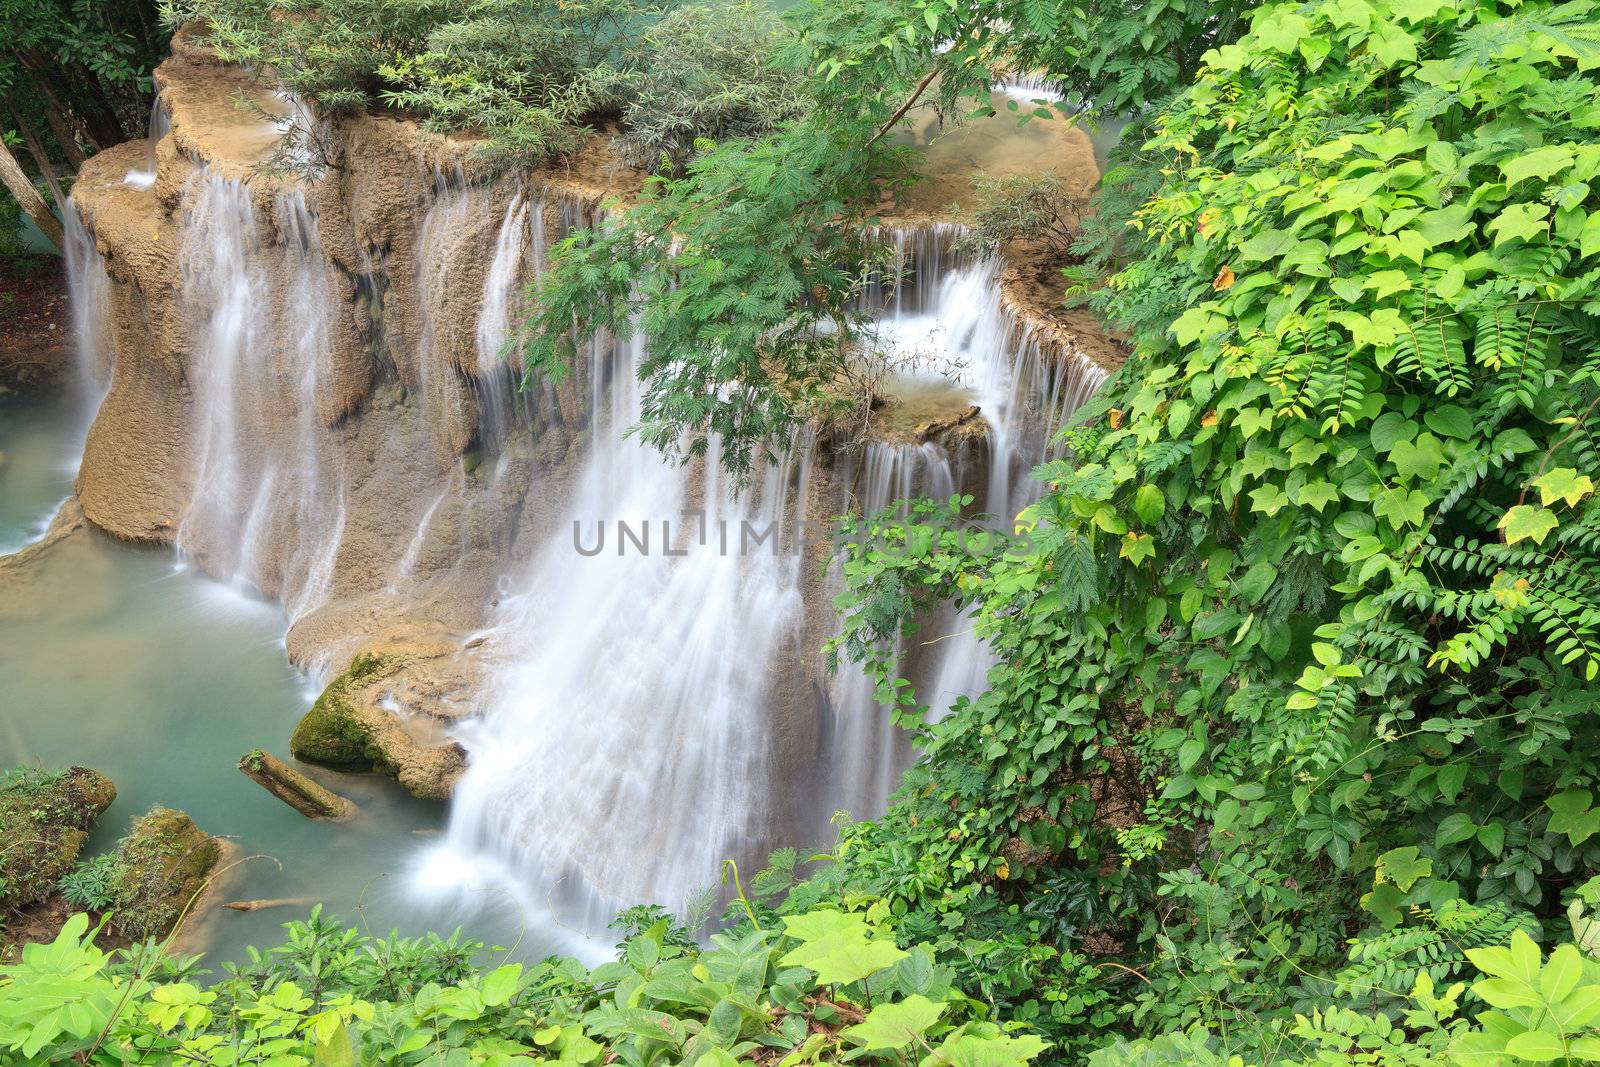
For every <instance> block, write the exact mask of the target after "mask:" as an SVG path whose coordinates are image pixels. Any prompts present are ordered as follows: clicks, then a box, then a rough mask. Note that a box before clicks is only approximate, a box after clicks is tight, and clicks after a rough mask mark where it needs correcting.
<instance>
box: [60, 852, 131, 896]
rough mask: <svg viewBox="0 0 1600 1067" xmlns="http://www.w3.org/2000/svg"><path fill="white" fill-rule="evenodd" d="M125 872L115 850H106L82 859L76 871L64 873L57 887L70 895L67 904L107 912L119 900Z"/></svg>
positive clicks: (76, 865)
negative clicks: (120, 884)
mask: <svg viewBox="0 0 1600 1067" xmlns="http://www.w3.org/2000/svg"><path fill="white" fill-rule="evenodd" d="M121 873H122V868H121V866H120V865H119V864H118V863H117V854H116V853H115V852H103V853H101V854H100V855H98V856H92V857H90V858H89V859H86V860H79V861H78V863H77V864H75V865H74V866H73V868H72V870H70V871H68V872H67V873H66V874H64V875H62V876H61V880H60V881H59V882H57V883H56V888H57V889H59V890H60V891H61V895H62V896H64V897H66V898H67V903H69V904H71V905H72V906H73V907H75V908H82V909H84V910H85V911H105V910H107V909H109V908H111V907H113V906H114V905H115V904H116V902H117V896H118V894H119V892H120V889H121V887H120V886H119V885H118V882H119V881H120V877H121Z"/></svg>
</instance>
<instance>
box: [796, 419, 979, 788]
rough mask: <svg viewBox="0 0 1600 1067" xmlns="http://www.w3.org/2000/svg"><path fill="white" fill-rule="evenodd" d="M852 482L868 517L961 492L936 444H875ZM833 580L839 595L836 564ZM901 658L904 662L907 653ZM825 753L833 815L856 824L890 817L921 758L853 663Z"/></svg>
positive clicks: (846, 666) (828, 725) (826, 732)
mask: <svg viewBox="0 0 1600 1067" xmlns="http://www.w3.org/2000/svg"><path fill="white" fill-rule="evenodd" d="M850 481H851V482H852V483H853V484H858V485H859V486H860V492H859V494H858V495H857V496H856V499H855V501H854V505H855V509H856V510H857V511H858V513H859V514H861V515H862V516H872V515H877V514H879V513H880V512H882V511H884V510H885V509H886V508H888V506H889V505H890V504H892V503H894V502H895V501H897V500H910V499H911V498H912V497H916V496H925V497H928V498H930V499H933V500H946V499H949V498H950V496H952V495H953V494H954V493H955V491H956V479H955V473H954V471H953V469H952V467H951V462H950V457H949V456H948V455H946V454H945V452H944V450H943V449H942V448H939V447H938V446H937V445H933V444H921V445H896V444H890V443H888V442H884V441H875V442H872V443H871V444H869V445H867V447H866V448H865V450H864V454H863V455H862V457H861V461H860V465H859V468H858V469H857V470H856V471H855V472H854V473H853V475H852V476H850ZM901 513H902V515H903V514H904V510H903V509H902V512H901ZM829 577H830V584H831V587H832V588H834V589H838V588H840V587H841V585H842V580H843V579H842V574H841V573H840V570H839V567H838V566H837V564H835V566H834V567H833V568H832V569H831V572H830V576H829ZM896 651H897V653H899V654H900V655H899V656H897V658H901V657H902V656H903V653H904V651H905V650H904V648H897V649H896ZM822 746H823V751H824V752H825V756H824V758H823V766H824V768H825V769H826V772H827V781H828V796H829V798H830V801H831V806H832V809H837V810H841V811H846V812H849V813H850V815H851V816H852V817H853V818H856V819H871V818H876V817H877V816H879V815H881V814H883V809H884V805H885V802H886V801H887V800H888V799H889V794H891V793H893V792H894V789H895V786H896V784H897V783H898V781H899V779H900V775H901V773H902V772H904V771H905V769H906V767H908V766H909V765H910V764H911V761H912V759H913V757H914V752H913V750H912V746H911V735H910V734H909V733H907V732H906V731H905V730H903V729H901V728H900V727H899V726H897V725H895V723H894V722H893V720H892V719H891V718H890V717H889V713H888V711H887V710H886V709H885V708H883V707H882V706H880V705H879V704H878V700H877V697H876V695H875V693H874V685H873V680H872V679H871V678H870V677H869V676H868V675H867V673H866V672H865V671H864V670H862V669H860V668H859V667H857V666H856V665H854V664H852V663H846V662H841V663H840V665H839V671H838V673H837V674H836V675H835V676H834V677H833V679H832V680H831V685H830V692H829V701H828V708H827V713H826V718H825V721H824V729H823V735H822ZM821 814H827V812H823V813H821Z"/></svg>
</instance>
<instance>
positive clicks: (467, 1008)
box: [0, 910, 1046, 1067]
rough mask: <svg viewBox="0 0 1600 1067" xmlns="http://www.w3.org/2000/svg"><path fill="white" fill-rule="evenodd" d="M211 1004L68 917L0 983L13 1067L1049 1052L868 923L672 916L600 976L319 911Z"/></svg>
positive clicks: (145, 957)
mask: <svg viewBox="0 0 1600 1067" xmlns="http://www.w3.org/2000/svg"><path fill="white" fill-rule="evenodd" d="M286 930H287V932H288V941H287V942H286V943H285V944H284V945H282V946H278V947H276V948H273V949H269V950H267V951H266V952H261V951H257V950H252V951H251V961H250V963H249V964H247V965H246V966H244V967H235V968H229V971H228V974H227V975H225V976H224V977H223V978H222V979H221V980H219V981H216V982H214V983H212V984H211V985H210V986H208V987H204V988H202V987H201V986H200V985H199V984H197V982H196V979H197V978H198V977H199V975H198V974H197V973H196V972H195V971H194V968H193V963H192V961H179V962H178V963H176V964H173V963H168V964H166V965H160V964H158V963H157V960H158V959H159V957H158V956H156V955H154V954H152V953H149V952H139V953H132V954H124V955H123V956H121V957H119V958H115V959H114V958H112V957H108V956H107V955H106V954H105V953H104V952H102V951H101V950H99V949H98V948H96V947H94V945H93V941H92V934H90V933H89V932H88V924H87V919H86V918H85V917H84V916H82V915H79V916H75V917H73V918H72V919H71V920H69V922H68V923H67V925H66V926H65V928H64V929H63V930H62V932H61V934H60V936H59V937H58V938H57V939H56V941H55V942H54V943H53V944H50V945H30V946H28V947H27V948H26V949H25V950H24V952H23V956H22V959H21V961H20V962H19V963H18V964H16V965H13V966H10V967H0V1048H3V1049H5V1050H7V1051H8V1052H9V1053H11V1058H10V1059H8V1060H7V1062H10V1063H18V1064H33V1063H40V1064H42V1063H51V1062H68V1061H72V1060H74V1059H76V1060H77V1061H78V1062H93V1063H107V1064H110V1063H151V1064H154V1063H196V1064H215V1065H219V1067H220V1065H228V1067H234V1065H239V1064H273V1065H276V1067H304V1065H310V1064H313V1063H316V1064H327V1063H363V1064H385V1065H389V1064H424V1063H426V1064H442V1063H485V1064H495V1065H504V1067H511V1065H512V1064H517V1063H526V1062H530V1061H533V1062H562V1063H575V1064H601V1063H622V1064H628V1065H636V1067H646V1065H654V1064H660V1065H663V1067H665V1065H666V1064H680V1063H681V1064H692V1063H701V1064H723V1065H726V1064H732V1063H734V1062H735V1061H738V1060H747V1059H750V1058H752V1057H754V1056H756V1055H759V1056H760V1062H771V1063H784V1064H788V1065H790V1067H798V1065H800V1064H813V1063H829V1062H838V1061H839V1060H840V1059H841V1058H847V1059H849V1060H850V1061H851V1062H855V1063H863V1064H895V1065H901V1064H905V1063H907V1062H918V1063H921V1064H925V1065H929V1067H933V1065H945V1067H956V1065H977V1064H983V1065H988V1067H1023V1065H1025V1064H1027V1063H1029V1062H1030V1061H1033V1060H1035V1059H1036V1058H1037V1057H1039V1056H1040V1055H1041V1054H1042V1053H1043V1052H1044V1051H1045V1048H1046V1045H1045V1043H1044V1042H1043V1041H1041V1040H1040V1039H1039V1038H1038V1037H1036V1036H1033V1035H1030V1034H1027V1033H1021V1032H1013V1031H1012V1030H1011V1029H1010V1028H1007V1027H1003V1026H1001V1025H998V1024H997V1023H995V1022H993V1021H991V1020H989V1019H988V1018H987V1015H988V1012H987V1008H986V1006H985V1005H984V1004H983V1003H981V1002H979V1001H975V1000H972V999H970V998H968V997H966V996H963V995H962V994H961V993H959V992H957V991H955V990H954V989H952V988H951V987H950V984H949V982H948V979H947V978H946V977H945V976H944V975H943V974H942V973H941V972H940V971H939V970H938V969H937V968H935V967H933V966H932V965H931V964H930V963H929V962H928V957H927V954H926V952H925V951H922V950H913V951H911V952H906V951H902V950H900V949H897V948H895V947H894V946H893V944H892V942H889V941H887V940H886V935H885V931H884V930H883V928H882V927H881V926H880V925H879V923H878V922H877V921H875V920H874V919H872V918H870V917H869V916H868V915H867V914H863V913H860V912H848V913H847V912H841V911H834V910H819V911H815V912H812V913H810V914H806V915H796V916H792V917H791V918H789V919H788V920H786V921H785V923H784V924H783V926H782V927H781V928H780V927H778V926H768V927H763V928H757V927H754V926H751V925H745V926H742V927H738V928H735V929H731V930H728V931H726V932H724V933H721V934H718V935H716V936H714V937H713V938H712V939H711V942H710V944H709V945H708V946H706V947H704V948H700V947H698V946H695V945H693V944H692V943H691V944H683V943H679V942H678V941H677V940H675V939H674V938H673V937H672V936H670V931H669V923H668V921H667V920H665V919H663V920H661V921H659V922H657V923H654V924H652V925H651V926H649V927H647V928H645V929H642V930H639V931H638V932H636V933H634V934H633V935H632V936H631V937H629V938H628V940H627V941H625V942H624V943H623V945H622V946H621V948H620V953H619V958H618V959H617V960H616V961H615V962H611V963H606V964H602V965H601V966H599V967H597V968H595V969H594V970H592V971H590V970H587V969H586V968H584V967H583V966H582V965H581V964H579V963H578V962H577V961H575V960H571V959H557V958H552V959H548V960H545V961H543V962H541V963H539V964H537V965H534V966H532V967H525V966H524V965H522V964H518V963H507V964H502V965H499V966H494V967H492V968H489V969H481V970H480V969H478V968H476V967H474V966H472V965H471V964H470V963H469V962H468V961H469V959H470V958H471V957H473V956H475V955H477V954H478V953H479V952H480V950H481V948H482V946H480V945H476V944H474V943H471V942H462V941H460V940H459V939H457V938H452V939H450V940H448V941H444V940H440V939H438V938H428V939H424V940H421V941H409V940H404V939H397V938H390V939H388V940H378V939H373V938H370V937H367V936H366V935H363V934H360V933H358V932H357V931H355V930H350V929H347V928H345V927H343V926H341V925H340V924H338V923H336V922H333V921H330V920H328V919H326V918H324V917H323V916H322V915H321V914H320V912H314V913H313V914H312V916H311V919H310V921H309V922H307V923H290V924H288V925H287V927H286Z"/></svg>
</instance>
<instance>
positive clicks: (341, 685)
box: [289, 652, 400, 770]
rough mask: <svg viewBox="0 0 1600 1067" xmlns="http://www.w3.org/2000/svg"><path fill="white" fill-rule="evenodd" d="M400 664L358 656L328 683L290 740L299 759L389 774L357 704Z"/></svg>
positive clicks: (385, 659)
mask: <svg viewBox="0 0 1600 1067" xmlns="http://www.w3.org/2000/svg"><path fill="white" fill-rule="evenodd" d="M399 666H400V662H399V661H398V660H397V659H396V658H395V657H392V656H383V655H371V654H369V653H365V652H362V653H358V654H357V655H356V658H355V659H354V660H352V661H351V663H350V669H349V670H347V671H345V672H344V673H343V674H341V675H339V677H337V678H335V679H334V680H333V681H331V682H329V683H328V688H326V689H324V690H323V691H322V695H321V696H319V697H317V702H316V703H315V704H313V705H311V710H310V711H308V712H306V713H305V716H304V717H303V718H302V719H301V720H300V724H299V725H298V726H296V727H295V728H294V734H293V736H291V737H290V738H289V751H290V752H292V753H294V756H295V758H296V759H302V760H305V761H306V762H308V763H321V764H325V765H327V766H329V767H359V768H363V769H373V770H386V769H388V766H389V763H388V760H387V759H386V758H385V756H384V753H383V750H382V749H381V748H379V747H378V745H377V743H376V742H375V741H374V740H373V738H372V732H371V728H370V727H369V726H368V725H367V724H366V723H365V722H364V721H363V716H362V715H361V709H360V706H359V704H358V703H357V697H358V694H359V693H360V691H361V690H362V689H363V688H365V687H366V685H367V684H368V683H369V682H372V681H375V680H377V679H381V678H383V677H385V676H387V675H389V674H392V673H393V672H394V671H395V670H396V669H397V668H398V667H399Z"/></svg>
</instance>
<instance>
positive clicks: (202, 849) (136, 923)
mask: <svg viewBox="0 0 1600 1067" xmlns="http://www.w3.org/2000/svg"><path fill="white" fill-rule="evenodd" d="M222 855H223V845H222V842H221V841H219V840H217V839H216V838H214V837H212V836H210V835H209V834H207V833H206V832H205V831H204V830H202V829H200V827H198V826H196V825H195V823H194V820H193V819H191V818H189V816H187V815H185V814H184V813H183V812H181V811H174V810H173V809H172V808H152V809H151V810H150V812H149V814H147V815H145V816H144V817H143V818H141V819H139V820H138V821H136V822H135V823H134V824H133V829H132V830H131V831H130V832H129V833H128V836H126V837H124V838H123V839H122V841H121V843H119V844H118V845H117V858H116V868H117V869H116V896H115V902H114V904H113V906H112V908H111V912H112V922H113V924H114V925H115V926H116V928H117V929H118V931H120V932H121V933H123V934H125V935H126V936H128V937H129V938H132V939H133V940H135V941H138V940H142V939H144V938H147V937H157V938H159V937H165V936H166V935H167V934H169V933H171V932H172V929H173V928H174V927H175V926H177V924H178V922H179V920H181V919H183V918H184V914H185V909H187V908H188V907H189V905H190V902H191V901H193V900H194V899H195V898H196V897H198V896H199V895H200V893H201V890H203V889H204V888H205V885H206V880H207V879H208V878H210V877H211V875H212V873H213V872H214V871H215V870H216V867H217V863H218V861H219V860H221V858H222Z"/></svg>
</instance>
